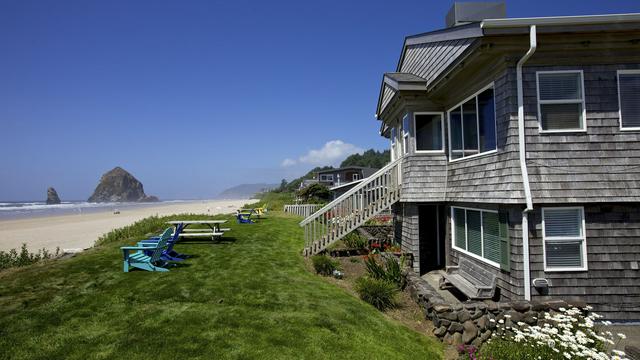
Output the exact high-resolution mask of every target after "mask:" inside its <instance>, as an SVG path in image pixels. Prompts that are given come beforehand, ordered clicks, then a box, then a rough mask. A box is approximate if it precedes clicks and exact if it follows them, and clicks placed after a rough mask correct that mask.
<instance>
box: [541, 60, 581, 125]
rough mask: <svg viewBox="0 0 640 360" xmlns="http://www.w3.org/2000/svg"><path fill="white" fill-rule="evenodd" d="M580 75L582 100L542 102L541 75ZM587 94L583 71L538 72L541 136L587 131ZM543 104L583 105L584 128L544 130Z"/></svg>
mask: <svg viewBox="0 0 640 360" xmlns="http://www.w3.org/2000/svg"><path fill="white" fill-rule="evenodd" d="M578 73H579V74H580V85H581V86H582V89H581V90H582V99H581V100H540V74H578ZM586 97H587V94H585V92H584V72H583V71H582V70H545V71H536V100H537V106H538V131H539V132H540V134H553V133H571V132H586V131H587V106H586V101H585V98H586ZM541 104H582V114H581V116H582V128H576V129H560V130H544V129H542V107H541V106H540V105H541Z"/></svg>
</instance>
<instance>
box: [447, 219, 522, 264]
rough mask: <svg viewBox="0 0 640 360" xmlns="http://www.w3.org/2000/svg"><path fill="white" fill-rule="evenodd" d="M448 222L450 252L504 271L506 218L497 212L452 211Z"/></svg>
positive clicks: (506, 243) (507, 262) (507, 240)
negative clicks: (449, 223) (452, 251)
mask: <svg viewBox="0 0 640 360" xmlns="http://www.w3.org/2000/svg"><path fill="white" fill-rule="evenodd" d="M502 215H506V214H502ZM451 221H452V224H451V232H452V236H451V237H452V245H453V248H454V249H456V250H458V251H461V252H464V253H466V254H469V255H471V256H472V257H475V258H478V259H480V260H482V261H485V262H487V263H489V264H491V265H493V266H496V267H501V268H504V269H506V270H508V268H509V260H510V259H509V258H510V256H511V254H510V250H509V249H510V248H509V238H508V236H507V223H506V216H501V214H500V213H498V212H497V211H489V210H479V209H467V208H459V207H452V208H451Z"/></svg>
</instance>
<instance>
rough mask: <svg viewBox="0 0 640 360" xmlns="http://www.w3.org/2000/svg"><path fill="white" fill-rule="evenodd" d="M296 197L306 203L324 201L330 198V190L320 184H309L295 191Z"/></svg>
mask: <svg viewBox="0 0 640 360" xmlns="http://www.w3.org/2000/svg"><path fill="white" fill-rule="evenodd" d="M297 195H298V197H300V198H302V200H303V201H304V202H306V203H316V202H325V201H328V200H329V199H330V198H331V191H330V190H329V188H328V187H326V186H325V185H322V184H318V183H316V184H311V185H309V186H307V187H305V188H302V189H300V190H299V191H298V192H297Z"/></svg>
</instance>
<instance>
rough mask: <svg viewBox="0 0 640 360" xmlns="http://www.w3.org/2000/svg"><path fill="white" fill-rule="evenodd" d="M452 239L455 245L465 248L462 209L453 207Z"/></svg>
mask: <svg viewBox="0 0 640 360" xmlns="http://www.w3.org/2000/svg"><path fill="white" fill-rule="evenodd" d="M453 223H454V226H455V227H454V237H455V238H454V239H455V244H456V247H459V248H461V249H466V248H467V246H466V243H467V242H466V238H465V230H464V229H465V226H464V223H465V216H464V209H456V208H454V209H453Z"/></svg>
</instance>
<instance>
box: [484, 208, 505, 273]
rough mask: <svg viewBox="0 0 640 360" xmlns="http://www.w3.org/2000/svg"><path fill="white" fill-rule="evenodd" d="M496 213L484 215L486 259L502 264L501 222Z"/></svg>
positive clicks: (485, 213)
mask: <svg viewBox="0 0 640 360" xmlns="http://www.w3.org/2000/svg"><path fill="white" fill-rule="evenodd" d="M498 217H499V216H498V214H496V213H494V212H483V213H482V230H483V237H484V244H483V246H484V249H483V250H484V258H485V259H488V260H491V261H494V262H496V263H501V262H502V258H501V256H500V252H501V250H500V247H501V244H500V221H499V219H498Z"/></svg>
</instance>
